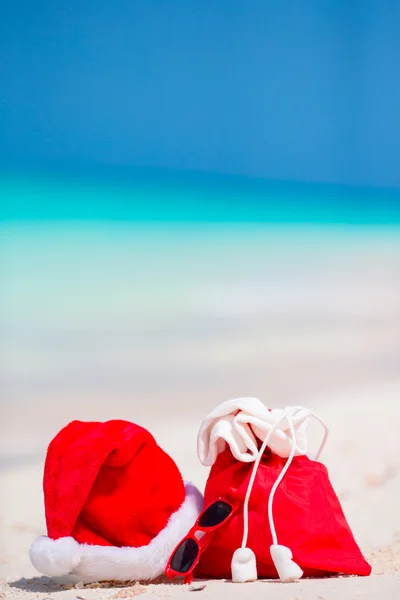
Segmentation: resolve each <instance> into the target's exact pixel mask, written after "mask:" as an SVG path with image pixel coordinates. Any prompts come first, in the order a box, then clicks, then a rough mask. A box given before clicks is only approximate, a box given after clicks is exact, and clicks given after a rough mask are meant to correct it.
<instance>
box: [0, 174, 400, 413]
mask: <svg viewBox="0 0 400 600" xmlns="http://www.w3.org/2000/svg"><path fill="white" fill-rule="evenodd" d="M399 233H400V193H399V192H397V191H393V190H371V189H356V188H340V187H335V186H328V185H322V184H314V185H311V184H300V183H298V184H288V183H271V182H263V181H257V180H248V179H245V178H235V177H224V176H219V175H208V176H204V175H202V174H179V173H168V172H161V171H157V172H155V171H144V170H142V171H140V172H138V171H135V172H134V173H133V172H132V171H130V170H129V169H123V168H111V167H108V168H105V167H104V168H97V169H91V170H88V169H83V168H80V169H78V168H76V167H74V169H72V168H68V169H66V168H64V169H63V170H61V169H54V168H51V169H47V170H46V169H43V168H41V169H39V168H35V169H23V170H22V169H19V170H17V169H8V170H6V169H3V170H2V172H1V175H0V278H1V289H2V292H1V297H0V328H1V337H0V386H1V389H2V390H3V392H4V393H3V394H2V398H3V401H5V402H6V403H7V402H10V401H13V402H17V401H18V400H19V399H21V400H22V399H27V398H29V399H31V400H32V401H36V402H39V401H40V398H42V397H43V395H46V394H47V396H49V395H50V396H51V397H52V398H53V397H54V398H55V399H56V398H59V397H60V395H61V396H62V395H65V394H66V395H67V397H69V398H71V397H72V395H73V396H74V397H82V393H83V392H84V393H85V394H86V396H85V397H91V395H92V397H93V398H95V397H97V395H98V394H99V393H100V392H101V393H107V394H109V396H107V397H112V395H113V394H120V395H121V394H122V395H123V394H125V393H126V394H128V395H129V394H133V395H135V394H137V393H138V390H140V394H141V395H143V397H146V398H147V397H151V396H152V395H154V394H162V395H167V396H168V397H169V398H171V396H173V397H174V398H175V399H179V401H182V402H183V401H184V399H185V398H186V397H187V394H189V395H190V394H192V395H193V389H196V390H197V392H198V393H199V394H200V395H202V394H205V395H207V394H208V393H213V394H217V395H218V396H219V395H221V396H220V397H226V396H230V395H231V394H234V395H236V394H240V393H257V392H260V394H261V392H265V390H266V389H268V390H278V394H280V397H281V398H286V397H287V398H289V396H290V395H292V394H293V393H294V392H296V393H297V392H301V391H304V393H307V394H309V393H311V392H313V391H314V390H315V389H320V388H324V387H325V388H330V387H332V386H333V385H337V384H338V382H342V383H343V385H344V384H345V383H346V377H347V376H348V377H350V375H349V373H350V371H349V364H350V363H351V365H352V370H351V373H352V375H351V378H352V381H353V379H354V381H364V379H365V378H367V380H369V379H377V378H378V379H379V378H387V377H389V378H390V377H392V375H393V376H394V374H395V372H396V369H397V365H396V364H395V363H396V361H395V360H394V357H395V356H397V355H396V354H395V352H394V346H396V344H397V343H398V342H397V340H398V326H399V314H400V312H399V311H400V284H399V282H400V277H399V274H400V235H399ZM289 371H290V373H291V374H294V373H297V376H293V377H292V376H291V377H288V376H287V373H288V372H289ZM346 374H347V375H346ZM207 390H208V391H207Z"/></svg>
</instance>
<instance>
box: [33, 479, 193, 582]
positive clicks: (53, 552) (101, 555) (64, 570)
mask: <svg viewBox="0 0 400 600" xmlns="http://www.w3.org/2000/svg"><path fill="white" fill-rule="evenodd" d="M202 508H203V496H202V495H201V493H200V492H199V490H198V489H197V488H196V487H195V486H194V485H193V484H191V483H186V484H185V500H184V502H183V504H182V505H181V507H180V508H179V509H178V510H177V511H176V512H175V513H173V515H172V516H171V517H170V520H169V521H168V523H167V525H166V527H164V529H163V530H162V531H160V533H159V534H158V535H157V536H156V537H155V538H153V539H152V540H151V542H150V543H149V544H148V545H147V546H141V547H139V548H134V547H130V546H129V547H126V546H125V547H122V548H119V547H115V546H91V545H89V544H80V543H78V542H77V541H76V540H74V539H73V538H72V537H64V538H60V539H58V540H52V539H50V538H49V537H47V536H41V537H39V538H37V539H36V540H35V541H34V542H33V544H32V547H31V550H30V558H31V561H32V564H33V566H34V567H35V568H36V569H37V570H38V571H39V572H40V573H43V574H44V575H49V576H51V577H55V576H61V575H70V577H68V579H69V580H70V581H81V582H82V583H93V582H96V581H108V580H117V581H137V580H144V581H146V580H147V581H150V580H152V579H155V578H156V577H159V576H160V575H161V574H162V573H163V572H164V569H165V567H166V564H167V561H168V559H169V557H170V555H171V553H172V551H173V550H174V548H175V546H176V545H177V544H178V542H179V541H180V540H181V539H182V538H183V537H184V536H185V535H186V534H187V532H188V531H189V529H190V528H191V527H192V526H193V524H194V522H195V521H196V519H197V517H198V515H199V513H200V512H201V510H202Z"/></svg>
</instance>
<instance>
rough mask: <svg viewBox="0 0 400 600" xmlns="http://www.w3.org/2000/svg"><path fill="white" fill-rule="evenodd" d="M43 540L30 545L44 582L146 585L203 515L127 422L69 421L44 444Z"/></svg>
mask: <svg viewBox="0 0 400 600" xmlns="http://www.w3.org/2000/svg"><path fill="white" fill-rule="evenodd" d="M43 489H44V499H45V512H46V523H47V532H48V536H41V537H39V538H37V539H36V540H35V542H34V543H33V545H32V547H31V551H30V557H31V561H32V564H33V565H34V566H35V567H36V569H37V570H38V571H40V572H41V573H43V574H45V575H49V576H61V575H66V574H69V575H71V576H73V577H72V579H74V580H77V581H82V582H84V583H90V582H93V581H99V580H103V581H104V580H120V581H127V580H151V579H154V578H156V577H158V576H159V575H161V574H162V572H163V571H164V568H165V565H166V563H167V560H168V557H169V555H170V554H171V552H172V550H173V549H174V547H175V546H176V544H177V543H178V542H179V540H180V539H181V538H182V537H184V536H185V534H186V533H187V531H188V530H189V529H190V527H191V526H192V525H193V523H194V522H195V520H196V518H197V516H198V514H199V512H200V511H201V509H202V505H203V498H202V495H201V494H200V492H199V491H198V490H197V488H195V487H194V486H193V485H192V484H184V482H183V480H182V477H181V474H180V472H179V470H178V468H177V466H176V465H175V463H174V461H173V460H172V458H171V457H170V456H168V454H166V453H165V452H164V451H163V450H162V449H161V448H160V447H159V446H158V445H157V443H156V441H155V439H154V438H153V436H152V435H151V434H150V433H149V432H148V431H146V429H143V428H142V427H139V426H138V425H135V424H133V423H129V422H127V421H120V420H118V421H107V422H105V423H96V422H94V423H85V422H81V421H73V422H72V423H70V424H69V425H67V426H66V427H65V428H64V429H62V430H61V431H60V432H59V433H58V434H57V435H56V437H55V438H54V439H53V441H52V442H51V443H50V445H49V448H48V451H47V457H46V463H45V469H44V480H43Z"/></svg>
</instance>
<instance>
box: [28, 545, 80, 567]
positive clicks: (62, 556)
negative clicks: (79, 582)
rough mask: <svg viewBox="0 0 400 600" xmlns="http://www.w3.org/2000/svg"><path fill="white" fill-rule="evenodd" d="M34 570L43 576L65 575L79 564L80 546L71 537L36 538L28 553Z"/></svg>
mask: <svg viewBox="0 0 400 600" xmlns="http://www.w3.org/2000/svg"><path fill="white" fill-rule="evenodd" d="M29 555H30V558H31V562H32V564H33V566H34V567H35V569H37V570H38V571H39V573H43V575H49V576H50V577H56V576H59V575H67V574H68V573H71V571H72V570H73V569H74V568H75V567H76V566H77V565H78V564H79V563H80V560H81V553H80V544H79V543H78V542H77V541H76V540H74V538H72V537H64V538H60V539H58V540H52V539H51V538H49V537H47V536H46V535H42V536H40V537H38V538H37V539H36V540H35V541H34V542H33V544H32V546H31V549H30V552H29Z"/></svg>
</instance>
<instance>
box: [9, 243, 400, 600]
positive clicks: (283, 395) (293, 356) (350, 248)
mask: <svg viewBox="0 0 400 600" xmlns="http://www.w3.org/2000/svg"><path fill="white" fill-rule="evenodd" d="M107 235H108V234H107ZM129 235H130V234H129ZM129 235H127V237H126V238H124V240H123V243H122V242H121V247H120V249H119V250H118V251H116V252H117V255H114V256H113V257H109V256H107V261H108V262H107V264H105V263H104V262H103V263H101V264H102V267H103V270H100V272H99V269H97V271H96V269H95V266H96V265H98V258H99V256H98V255H97V254H96V252H94V250H93V247H91V248H89V250H90V251H93V257H92V259H93V260H92V262H93V264H92V263H91V259H90V252H86V253H85V258H84V265H83V269H84V272H85V276H82V278H81V279H80V280H79V282H78V281H77V280H76V279H75V278H74V277H73V276H72V275H71V273H72V270H71V273H70V275H69V277H70V280H68V273H67V274H66V272H65V269H64V271H63V277H61V275H59V273H58V270H57V265H59V264H60V261H61V259H62V256H63V249H62V248H61V246H60V247H58V246H57V244H56V242H54V243H53V242H52V244H53V245H52V253H53V254H52V256H50V255H49V254H48V251H47V247H46V244H45V243H44V242H43V235H41V236H38V240H39V238H40V243H39V241H38V240H36V241H34V242H32V245H31V247H29V248H28V249H27V250H26V249H25V251H24V257H25V258H24V260H22V259H17V258H15V259H14V264H13V265H11V267H10V275H9V277H10V282H11V284H12V285H11V287H10V290H11V291H10V290H9V297H8V299H6V304H5V306H6V308H5V309H4V310H3V317H4V323H5V326H4V330H3V331H4V335H3V336H2V337H1V339H0V359H1V360H0V365H1V367H0V377H1V380H0V383H1V385H2V392H4V393H2V394H1V398H0V402H1V404H0V410H1V422H0V580H1V581H2V583H1V584H0V594H1V593H2V594H3V596H4V597H6V598H10V599H13V598H15V599H17V598H25V599H26V600H31V599H32V600H33V598H35V599H37V598H39V599H40V600H45V599H46V600H47V599H49V598H52V599H54V600H57V599H65V600H67V599H75V598H83V599H86V600H90V599H99V600H100V599H102V598H113V597H133V595H135V594H136V593H137V592H143V595H144V596H147V597H149V598H150V597H157V598H164V597H171V598H174V597H178V596H180V595H182V594H188V593H197V594H199V596H200V597H208V598H219V597H222V596H224V597H225V596H226V597H232V598H233V599H234V598H236V597H237V598H239V597H240V598H242V597H248V598H258V597H260V598H264V597H267V596H268V597H273V598H277V599H280V598H285V599H287V600H295V599H297V600H300V599H301V600H314V599H315V600H317V599H318V600H322V599H325V600H339V599H340V600H342V599H346V600H347V599H352V598H354V599H359V598H374V599H377V600H380V599H381V598H384V599H387V600H392V599H393V600H396V599H397V598H400V511H399V498H400V436H399V431H398V429H399V425H398V424H399V423H400V402H399V400H400V379H399V375H400V372H399V366H400V277H399V273H400V269H399V266H400V245H399V244H398V242H397V241H395V240H394V238H393V237H392V238H390V237H387V236H386V234H385V235H381V236H376V237H375V238H373V239H372V238H371V237H369V236H364V237H363V236H361V237H358V238H357V237H354V236H349V237H348V238H346V239H342V240H341V242H340V243H339V244H337V240H336V242H335V239H334V238H332V239H331V240H329V239H327V240H323V241H321V240H320V239H319V240H318V241H315V242H312V241H310V240H309V238H308V237H307V244H305V242H304V240H303V241H302V240H300V241H298V242H296V241H294V240H293V239H292V238H290V244H291V247H290V251H287V243H289V238H288V239H287V240H285V239H284V238H282V237H281V238H279V243H276V244H275V245H274V244H273V245H272V246H271V247H268V248H267V250H268V252H266V255H265V256H264V255H263V253H262V252H261V250H262V247H263V246H262V243H261V241H260V239H261V238H260V239H258V238H257V235H261V234H260V233H258V234H257V233H255V234H252V235H251V236H250V239H251V240H252V241H250V242H249V244H245V246H244V247H245V248H246V256H245V258H243V256H242V254H241V252H237V254H235V248H236V240H233V241H230V242H229V243H228V242H227V243H226V247H225V248H224V249H223V252H222V251H221V252H220V251H218V248H217V245H216V244H214V245H213V243H214V242H213V240H211V241H210V244H208V245H207V248H208V252H209V255H210V256H208V258H207V264H203V263H202V262H201V260H200V257H201V256H202V250H201V249H199V250H198V254H195V253H194V251H193V250H192V254H191V255H190V256H189V258H188V257H187V256H186V255H185V248H186V246H185V244H186V242H185V241H184V240H182V241H181V242H179V239H178V240H175V242H174V243H175V247H174V252H175V254H174V256H173V257H172V256H170V257H169V258H168V257H167V256H164V258H163V261H162V264H161V266H160V265H159V266H158V267H157V265H153V267H154V268H155V269H156V268H158V271H157V269H156V275H154V273H153V275H154V278H155V279H157V282H156V284H155V283H154V282H153V283H154V286H155V288H156V289H157V293H158V296H157V302H158V303H159V305H160V307H161V308H160V310H159V311H158V307H157V306H156V304H157V303H156V302H155V300H154V296H152V303H151V305H150V306H146V308H147V309H148V311H149V312H148V314H147V317H146V318H144V321H143V322H142V321H141V320H140V319H139V318H137V315H139V314H141V315H143V314H144V313H143V310H144V305H145V302H144V300H143V298H146V297H148V295H149V293H150V292H151V290H150V288H151V286H150V287H148V288H146V285H147V286H149V285H150V284H149V281H148V279H147V275H146V274H143V273H142V275H140V271H139V270H137V269H136V270H134V273H133V275H132V273H131V275H132V277H131V278H130V281H131V282H132V281H134V282H135V286H136V288H138V289H140V293H141V296H140V298H142V299H141V300H140V301H139V300H138V298H137V296H136V288H135V286H133V285H131V286H130V287H129V286H128V284H126V283H125V275H126V274H127V273H128V272H129V268H130V267H129V265H130V261H131V258H130V256H129V252H130V250H131V249H130V247H129V244H128V242H127V240H128V238H129ZM254 235H255V236H256V238H254ZM288 235H289V234H288ZM289 237H290V236H289ZM257 239H258V241H257ZM254 240H255V241H254ZM242 241H243V240H242ZM14 242H15V239H14V238H13V243H14ZM286 242H287V243H286ZM15 243H16V242H15ZM24 243H25V244H26V243H27V242H26V241H25V237H24ZM17 245H18V244H17ZM28 245H29V244H28ZM100 246H101V247H102V248H103V245H102V243H100ZM100 246H99V247H100ZM195 246H196V244H195V243H194V244H193V246H192V247H195ZM108 249H110V248H108ZM81 250H82V249H80V251H79V252H77V256H78V255H79V256H81V255H82V252H81ZM114 250H115V249H114ZM179 256H185V259H184V260H183V262H181V263H179V260H177V257H179ZM27 257H29V260H28V258H27ZM210 257H211V259H214V258H215V260H214V263H215V264H211V263H213V260H211V259H210ZM25 259H26V260H25ZM146 260H149V259H146ZM210 260H211V262H210ZM24 261H25V262H24ZM26 261H28V265H27V264H25V263H26ZM193 264H195V265H196V269H195V270H194V272H193V273H191V269H192V266H193ZM92 267H93V268H92ZM147 267H148V265H147V264H146V269H147ZM209 268H211V271H209V270H208V269H209ZM104 269H105V271H104ZM115 269H117V273H116V274H115V273H114V270H115ZM146 269H145V271H146ZM165 269H167V272H166V273H165ZM93 273H94V274H93ZM107 274H108V275H109V276H110V281H112V283H113V285H114V286H117V288H118V295H116V296H115V297H114V296H113V297H111V296H112V295H111V291H110V289H111V288H110V289H107V290H105V286H104V278H105V279H107ZM86 277H87V278H88V279H86ZM65 278H66V281H65ZM11 280H12V281H11ZM101 281H103V287H102V286H101V285H100V283H99V282H101ZM46 282H47V284H46ZM50 283H51V285H52V286H53V287H52V288H51V294H52V296H51V302H50V303H49V305H48V306H42V302H43V298H44V297H46V294H47V295H48V294H49V293H50V292H49V289H47V291H45V290H44V288H43V286H44V285H50ZM68 283H70V284H71V286H70V288H69V287H68ZM153 283H152V284H151V285H153ZM175 283H176V286H175ZM61 284H62V285H61ZM78 284H79V285H81V286H82V287H81V288H80V287H78V288H77V287H76V286H77V285H78ZM74 286H75V287H74ZM96 286H97V287H96ZM92 287H93V288H94V289H95V290H96V306H94V308H93V310H92V304H91V302H90V298H89V297H88V294H89V290H90V289H91V288H92ZM71 289H75V290H77V289H78V290H80V292H79V294H77V295H76V296H75V295H74V294H73V293H71ZM171 289H172V290H174V291H175V292H176V296H174V294H171ZM82 290H83V291H82ZM102 290H103V292H104V295H103V296H102V295H101V291H102ZM146 290H147V291H146ZM66 293H68V294H69V295H68V302H67V301H65V294H66ZM23 294H26V296H23ZM107 294H108V295H107ZM24 298H26V300H24ZM175 300H176V302H175ZM142 301H143V305H142V304H140V302H142ZM35 302H36V304H35ZM135 302H136V304H135ZM138 302H139V304H138ZM7 303H8V304H7ZM55 307H56V308H55ZM174 310H176V312H175V313H174V312H173V311H174ZM57 311H59V312H60V314H58V313H57ZM157 311H158V312H157ZM163 311H164V312H163ZM131 313H132V315H133V316H132V315H131ZM161 313H162V314H163V316H162V319H161V317H160V314H161ZM164 313H165V314H164ZM167 313H168V315H169V317H168V318H167V317H166V316H165V315H166V314H167ZM60 315H61V317H60ZM135 315H136V317H135ZM0 316H1V315H0ZM134 317H135V318H136V320H135V318H134ZM153 317H154V318H153ZM156 317H158V320H157V318H156ZM1 371H2V372H1ZM239 395H257V396H259V397H260V398H261V399H262V400H264V401H265V402H266V404H268V405H269V406H282V405H284V404H290V403H294V402H295V403H296V404H298V403H302V404H305V405H308V406H310V407H312V408H313V409H315V410H317V411H318V412H319V414H320V415H321V416H322V417H323V418H324V419H325V421H326V422H327V424H328V426H329V427H330V430H331V436H330V440H329V443H328V445H327V448H326V451H325V454H324V456H323V459H324V460H325V462H326V464H327V465H328V468H329V470H330V474H331V479H332V482H333V484H334V487H335V489H336V490H337V492H338V494H339V497H340V498H341V501H342V504H343V508H344V511H345V513H346V516H347V517H348V520H349V522H350V525H351V527H352V529H353V531H354V534H355V537H356V539H357V541H358V542H359V544H360V546H361V548H362V550H363V551H364V553H365V554H366V556H367V557H370V558H371V560H372V564H373V567H374V575H373V576H371V577H369V578H354V577H351V578H331V579H325V580H304V581H300V582H298V583H296V584H289V585H283V584H279V583H276V582H261V581H260V582H257V583H255V584H245V585H232V584H230V583H228V582H221V581H212V582H207V583H206V587H205V589H203V590H200V591H197V592H191V591H190V590H189V589H188V588H187V586H182V585H172V584H163V583H161V584H157V585H149V586H145V587H144V588H139V587H136V588H132V587H127V588H115V587H114V588H110V587H101V588H95V587H93V586H92V587H85V588H83V589H76V588H73V589H61V588H59V587H57V586H56V585H55V584H54V583H53V582H51V581H50V580H48V579H46V578H40V577H39V574H38V573H36V572H35V570H34V568H33V567H32V566H31V564H30V562H29V558H28V550H29V547H30V544H31V543H32V541H33V539H34V538H35V537H36V536H37V535H39V534H41V533H43V532H45V525H44V515H43V498H42V492H41V477H42V465H43V459H44V455H45V449H46V445H47V443H48V441H49V440H50V439H51V437H52V436H53V435H54V434H55V433H56V432H57V431H58V429H60V428H61V427H62V426H64V425H65V424H66V423H67V422H68V421H69V420H71V419H74V418H80V419H90V420H103V419H107V418H126V419H129V420H132V421H137V422H138V423H140V424H142V425H143V426H145V427H148V428H149V429H150V430H151V431H152V432H153V433H154V434H155V436H156V437H157V439H158V441H159V443H160V445H161V446H163V447H164V448H165V449H166V450H167V451H168V452H170V453H171V455H172V456H173V457H174V459H175V460H176V461H177V463H178V464H179V466H180V468H181V470H182V473H183V475H184V477H185V478H186V479H191V480H193V481H194V482H195V483H196V484H197V485H198V486H199V487H203V486H204V482H205V479H206V477H207V469H205V468H203V467H202V466H201V465H200V464H199V462H198V460H197V457H196V449H195V439H196V434H197V429H198V426H199V424H200V420H201V418H202V417H203V416H204V415H205V414H206V413H207V412H208V411H209V410H210V409H211V408H212V407H213V406H215V405H216V404H217V403H218V402H221V401H223V400H225V399H228V398H230V397H234V396H239Z"/></svg>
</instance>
